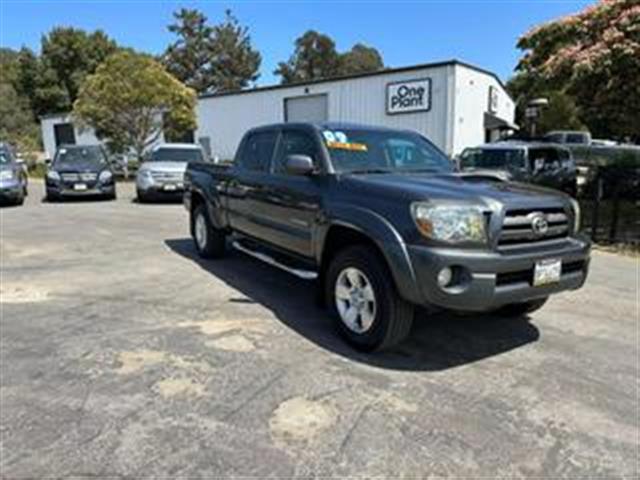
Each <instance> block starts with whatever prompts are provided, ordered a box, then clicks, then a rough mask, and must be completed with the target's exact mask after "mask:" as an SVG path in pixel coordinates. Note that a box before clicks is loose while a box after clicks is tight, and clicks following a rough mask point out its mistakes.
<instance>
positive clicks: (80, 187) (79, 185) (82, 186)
mask: <svg viewBox="0 0 640 480" xmlns="http://www.w3.org/2000/svg"><path fill="white" fill-rule="evenodd" d="M73 189H74V190H78V191H83V190H86V189H87V185H86V184H84V183H76V184H75V185H74V186H73Z"/></svg>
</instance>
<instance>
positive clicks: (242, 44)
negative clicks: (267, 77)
mask: <svg viewBox="0 0 640 480" xmlns="http://www.w3.org/2000/svg"><path fill="white" fill-rule="evenodd" d="M225 15H226V17H225V19H224V21H222V22H221V23H219V24H217V25H213V26H211V25H209V24H208V23H207V22H208V19H207V17H206V16H205V15H204V14H203V13H201V12H199V11H198V10H190V9H181V10H180V11H179V12H177V13H174V18H175V23H174V24H172V25H170V26H169V31H170V32H172V33H174V34H176V35H177V36H178V39H177V40H176V41H175V42H174V43H173V44H171V45H170V46H169V47H168V48H167V50H166V51H165V53H164V55H163V63H164V65H165V66H166V67H167V70H169V72H171V73H172V74H173V75H174V76H175V77H176V78H178V79H179V80H181V81H182V82H184V83H185V84H186V85H188V86H189V87H191V88H193V89H195V90H196V91H198V92H200V93H203V92H210V91H222V90H239V89H242V88H245V87H247V86H248V85H250V84H251V83H252V82H255V81H256V80H257V79H258V76H259V74H258V70H259V69H260V63H261V60H262V59H261V56H260V53H259V52H258V51H257V50H255V49H254V48H253V46H252V44H251V36H250V35H249V30H248V28H247V27H243V26H241V25H240V23H239V22H238V19H237V18H236V17H234V16H233V14H232V13H231V11H230V10H227V11H226V14H225Z"/></svg>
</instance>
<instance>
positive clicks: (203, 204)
mask: <svg viewBox="0 0 640 480" xmlns="http://www.w3.org/2000/svg"><path fill="white" fill-rule="evenodd" d="M184 203H185V207H186V209H187V210H188V212H189V214H190V228H191V234H192V237H193V239H194V243H195V247H196V249H197V252H198V253H199V255H200V256H201V257H204V258H216V257H220V256H222V255H223V254H224V252H225V249H226V248H227V245H228V244H230V245H231V246H233V247H234V248H236V249H237V250H240V251H242V252H244V253H246V254H248V255H251V256H253V257H255V258H257V259H259V260H262V261H264V262H267V263H269V264H271V265H273V266H276V267H279V268H282V269H284V270H287V271H288V272H290V273H292V274H294V275H297V276H298V277H300V278H303V279H306V280H316V282H317V285H318V287H319V288H318V292H319V293H320V295H319V298H320V299H321V300H322V301H323V303H324V304H325V305H327V307H328V309H329V310H330V312H331V314H332V316H333V317H334V318H335V320H336V324H337V326H338V328H339V329H340V331H341V332H342V334H343V335H344V337H345V338H346V340H347V341H348V342H349V343H350V344H352V345H353V346H354V347H355V348H358V349H360V350H365V351H372V350H381V349H385V348H389V347H391V346H393V345H395V344H397V343H398V342H400V341H401V340H402V339H403V338H405V337H406V336H407V334H408V333H409V331H410V327H411V324H412V321H413V318H414V309H415V307H416V306H422V307H426V311H427V312H428V311H436V310H443V309H444V310H451V311H458V312H493V311H495V312H499V313H500V314H503V315H512V316H516V315H524V314H526V313H528V312H532V311H534V310H536V309H538V308H540V307H542V305H543V304H544V303H545V302H546V300H547V298H548V297H549V296H550V295H552V294H555V293H558V292H562V291H565V290H573V289H577V288H580V287H581V286H582V285H583V284H584V282H585V279H586V277H587V272H588V267H589V255H590V243H589V241H588V240H587V239H586V238H584V237H583V236H582V235H580V234H579V233H578V231H579V224H580V209H579V207H578V204H577V203H576V202H575V201H574V200H572V199H571V197H569V196H567V195H565V194H562V193H559V192H556V191H553V190H548V189H544V188H541V187H537V186H533V185H525V184H517V183H511V182H495V181H487V180H486V178H483V177H478V178H475V177H473V176H470V175H466V176H461V175H459V174H458V173H456V171H455V169H454V167H453V164H452V162H451V161H450V160H449V158H448V157H447V156H446V155H445V154H444V153H442V152H441V151H440V150H439V149H438V148H437V147H435V146H434V145H433V144H432V143H431V142H430V141H429V140H427V139H426V138H425V137H423V136H421V135H419V134H417V133H414V132H411V131H400V130H392V129H383V128H374V127H368V126H359V125H348V124H337V123H318V124H307V123H301V124H282V125H272V126H265V127H260V128H256V129H253V130H250V131H249V132H247V133H246V135H245V136H244V138H243V139H242V141H241V143H240V145H239V147H238V151H237V153H236V157H235V160H234V162H233V163H232V164H231V165H229V166H222V165H212V164H206V163H190V164H189V166H188V168H187V171H186V174H185V195H184Z"/></svg>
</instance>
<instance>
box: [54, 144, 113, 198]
mask: <svg viewBox="0 0 640 480" xmlns="http://www.w3.org/2000/svg"><path fill="white" fill-rule="evenodd" d="M45 186H46V190H47V200H48V201H55V200H60V199H63V198H70V197H87V196H92V197H104V198H109V199H115V198H116V184H115V180H114V177H113V171H112V170H111V165H110V164H109V162H108V160H107V155H106V153H105V152H104V150H103V149H102V147H100V146H97V145H62V146H60V147H58V150H57V151H56V155H55V157H54V159H53V162H52V163H51V165H49V168H48V170H47V175H46V177H45Z"/></svg>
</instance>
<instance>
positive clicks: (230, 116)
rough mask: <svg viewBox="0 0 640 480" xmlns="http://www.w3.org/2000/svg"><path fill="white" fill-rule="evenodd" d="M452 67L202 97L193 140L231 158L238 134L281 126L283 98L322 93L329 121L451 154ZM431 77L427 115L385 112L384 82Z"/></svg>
mask: <svg viewBox="0 0 640 480" xmlns="http://www.w3.org/2000/svg"><path fill="white" fill-rule="evenodd" d="M452 71H453V70H452V66H450V65H444V66H438V67H433V68H425V69H423V70H413V71H409V72H396V73H389V74H386V75H376V76H369V77H362V78H352V79H346V80H339V81H335V82H326V83H319V84H314V85H308V86H298V87H290V88H282V89H276V90H264V91H255V92H248V93H242V94H237V95H227V96H219V97H215V96H214V97H208V98H202V99H200V101H199V102H198V106H197V109H196V111H197V121H198V130H197V133H196V137H197V138H200V137H209V138H210V139H211V147H212V152H213V154H214V155H217V156H219V157H220V158H222V159H230V158H233V155H234V153H235V150H236V147H237V145H238V143H239V142H240V139H241V138H242V135H243V134H244V133H245V132H246V131H247V130H248V129H250V128H252V127H256V126H259V125H264V124H268V123H277V122H283V121H284V101H285V99H286V98H290V97H296V96H304V95H318V94H326V95H327V96H328V99H329V120H331V121H345V122H357V123H364V124H370V125H384V126H389V127H397V128H406V129H411V130H415V131H418V132H421V133H423V134H424V135H426V136H427V137H429V138H430V139H431V140H432V141H433V142H434V143H436V144H437V145H438V146H440V147H441V148H443V149H444V150H447V151H450V150H451V145H450V141H448V126H447V124H446V122H447V121H448V120H450V119H451V117H452V116H451V114H450V113H448V111H447V108H448V107H450V105H449V104H448V102H447V95H448V78H449V75H450V72H452ZM425 77H429V78H431V82H432V84H431V110H430V111H428V112H416V113H403V114H396V115H388V114H387V113H386V87H387V84H388V83H392V82H397V81H405V80H414V79H420V78H425Z"/></svg>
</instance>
